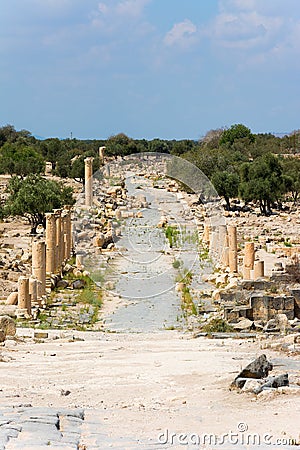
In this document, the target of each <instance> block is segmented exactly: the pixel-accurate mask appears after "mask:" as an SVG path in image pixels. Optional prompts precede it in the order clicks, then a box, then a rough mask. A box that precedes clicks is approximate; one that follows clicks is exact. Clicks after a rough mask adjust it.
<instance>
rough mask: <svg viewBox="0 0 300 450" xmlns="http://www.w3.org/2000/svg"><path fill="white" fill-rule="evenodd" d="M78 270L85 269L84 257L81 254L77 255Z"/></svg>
mask: <svg viewBox="0 0 300 450" xmlns="http://www.w3.org/2000/svg"><path fill="white" fill-rule="evenodd" d="M76 268H77V269H83V268H84V265H83V255H81V254H77V255H76Z"/></svg>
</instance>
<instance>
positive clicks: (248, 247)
mask: <svg viewBox="0 0 300 450" xmlns="http://www.w3.org/2000/svg"><path fill="white" fill-rule="evenodd" d="M254 260H255V248H254V242H246V243H245V250H244V264H243V277H244V279H245V280H251V271H252V270H253V269H254Z"/></svg>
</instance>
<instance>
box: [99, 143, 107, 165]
mask: <svg viewBox="0 0 300 450" xmlns="http://www.w3.org/2000/svg"><path fill="white" fill-rule="evenodd" d="M105 150H106V147H99V159H100V164H102V165H103V164H104V154H105Z"/></svg>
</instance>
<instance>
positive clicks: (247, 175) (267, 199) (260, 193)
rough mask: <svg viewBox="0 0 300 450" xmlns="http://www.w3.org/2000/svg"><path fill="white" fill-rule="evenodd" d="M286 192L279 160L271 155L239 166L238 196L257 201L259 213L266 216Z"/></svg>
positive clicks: (268, 154) (247, 200)
mask: <svg viewBox="0 0 300 450" xmlns="http://www.w3.org/2000/svg"><path fill="white" fill-rule="evenodd" d="M285 190H286V184H285V179H284V176H283V168H282V164H281V162H280V160H279V158H278V157H277V156H275V155H273V154H271V153H267V154H266V155H263V156H260V157H258V158H256V159H255V160H254V161H253V162H251V163H244V164H243V165H242V166H241V183H240V195H241V197H242V198H243V199H244V200H245V201H246V202H249V201H258V202H259V206H260V210H261V213H262V214H264V215H268V214H269V213H271V207H272V205H273V204H274V203H275V202H278V201H280V199H281V196H282V194H283V193H284V192H285Z"/></svg>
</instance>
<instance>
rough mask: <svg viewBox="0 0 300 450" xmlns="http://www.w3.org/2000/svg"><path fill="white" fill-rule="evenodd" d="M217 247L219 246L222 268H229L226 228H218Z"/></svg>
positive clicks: (224, 226)
mask: <svg viewBox="0 0 300 450" xmlns="http://www.w3.org/2000/svg"><path fill="white" fill-rule="evenodd" d="M219 245H220V260H221V264H222V266H224V267H228V266H229V247H228V233H227V226H226V225H220V226H219Z"/></svg>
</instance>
